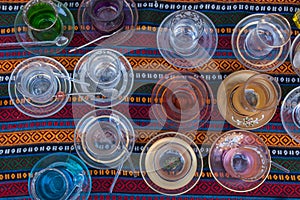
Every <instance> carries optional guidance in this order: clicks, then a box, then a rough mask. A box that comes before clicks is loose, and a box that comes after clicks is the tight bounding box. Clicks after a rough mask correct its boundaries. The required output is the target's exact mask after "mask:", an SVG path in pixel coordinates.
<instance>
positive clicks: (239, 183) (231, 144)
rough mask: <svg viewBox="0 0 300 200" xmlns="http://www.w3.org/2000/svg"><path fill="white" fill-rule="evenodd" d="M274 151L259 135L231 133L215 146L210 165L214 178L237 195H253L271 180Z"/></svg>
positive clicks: (246, 132)
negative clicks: (244, 193)
mask: <svg viewBox="0 0 300 200" xmlns="http://www.w3.org/2000/svg"><path fill="white" fill-rule="evenodd" d="M272 164H273V162H272V160H271V155H270V151H269V149H268V147H267V145H266V144H265V143H264V141H263V140H262V139H261V138H260V137H258V136H257V135H256V134H254V133H252V132H249V131H244V130H231V131H227V132H225V133H223V134H222V135H220V136H219V137H218V138H217V139H216V140H215V141H214V143H213V144H212V146H211V148H210V152H209V157H208V165H209V168H210V171H211V173H212V175H213V177H214V179H215V180H216V181H217V182H218V183H219V184H220V185H221V186H223V187H224V188H226V189H228V190H230V191H234V192H249V191H251V190H254V189H255V188H257V187H259V186H260V185H261V184H263V183H264V181H265V180H266V179H267V177H268V175H269V173H270V170H271V165H272Z"/></svg>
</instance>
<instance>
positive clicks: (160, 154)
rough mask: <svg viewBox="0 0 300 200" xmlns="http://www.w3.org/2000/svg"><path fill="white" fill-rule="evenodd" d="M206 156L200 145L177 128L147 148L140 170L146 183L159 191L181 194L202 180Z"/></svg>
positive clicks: (156, 139)
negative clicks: (202, 153) (176, 130)
mask: <svg viewBox="0 0 300 200" xmlns="http://www.w3.org/2000/svg"><path fill="white" fill-rule="evenodd" d="M202 169H203V160H202V155H201V152H200V150H199V148H198V146H197V145H196V144H195V143H194V142H193V141H192V140H191V139H190V138H189V137H187V136H185V135H183V134H181V133H177V132H167V133H162V134H159V135H157V136H155V137H154V138H152V139H151V140H150V141H149V142H148V143H147V144H146V145H145V147H144V148H143V151H142V153H141V157H140V170H141V174H142V177H143V179H144V181H145V182H146V184H147V185H148V186H149V187H150V188H151V189H152V190H154V191H155V192H158V193H161V194H165V195H180V194H183V193H186V192H188V191H189V190H191V189H192V188H193V187H194V186H195V185H196V184H197V182H198V181H199V179H200V177H201V173H202Z"/></svg>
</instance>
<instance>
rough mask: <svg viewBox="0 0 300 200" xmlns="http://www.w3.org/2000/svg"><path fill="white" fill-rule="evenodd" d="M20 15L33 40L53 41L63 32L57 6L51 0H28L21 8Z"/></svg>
mask: <svg viewBox="0 0 300 200" xmlns="http://www.w3.org/2000/svg"><path fill="white" fill-rule="evenodd" d="M22 17H23V20H24V22H25V24H26V25H27V27H28V30H29V35H30V37H32V39H33V40H37V41H53V40H55V39H56V38H57V37H58V36H60V35H62V33H63V24H62V21H61V19H60V18H59V15H58V11H57V7H56V6H55V4H54V2H52V1H51V0H31V1H29V2H28V3H27V4H26V5H25V6H24V8H23V12H22Z"/></svg>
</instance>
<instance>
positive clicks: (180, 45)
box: [170, 11, 204, 56]
mask: <svg viewBox="0 0 300 200" xmlns="http://www.w3.org/2000/svg"><path fill="white" fill-rule="evenodd" d="M201 17H202V16H201V15H198V14H197V13H194V12H185V11H183V12H178V13H177V14H176V15H175V16H173V19H172V21H171V24H170V44H171V46H172V47H173V48H174V50H175V51H176V52H177V53H178V54H179V55H185V56H186V55H191V54H193V53H194V52H195V51H196V50H197V49H198V48H199V47H198V41H199V39H200V38H201V36H202V33H203V30H204V24H203V20H202V18H201Z"/></svg>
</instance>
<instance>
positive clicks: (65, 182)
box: [28, 153, 91, 200]
mask: <svg viewBox="0 0 300 200" xmlns="http://www.w3.org/2000/svg"><path fill="white" fill-rule="evenodd" d="M28 187H29V193H30V196H31V197H32V198H33V199H42V200H52V199H56V200H65V199H74V200H75V199H79V198H80V199H88V197H89V194H90V191H91V177H90V174H89V171H88V169H87V167H86V166H85V165H84V163H83V162H82V161H81V160H80V159H79V158H77V157H75V156H74V155H72V154H68V153H55V154H50V155H48V156H46V157H44V158H42V159H41V160H39V161H38V162H37V163H36V164H35V165H34V167H33V168H32V171H31V173H30V177H29V182H28Z"/></svg>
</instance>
